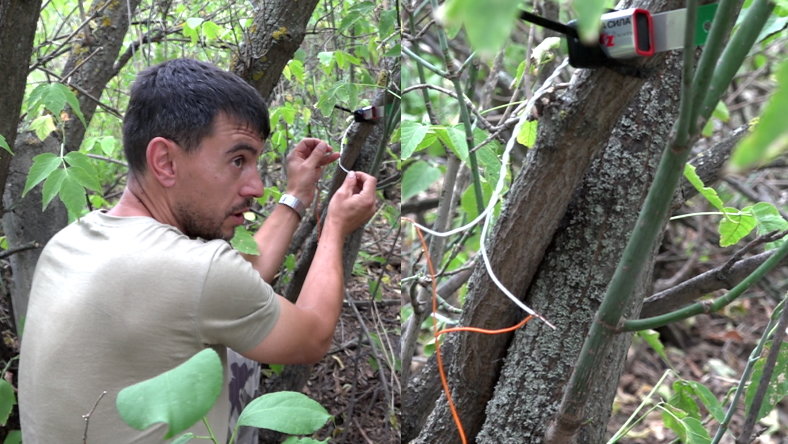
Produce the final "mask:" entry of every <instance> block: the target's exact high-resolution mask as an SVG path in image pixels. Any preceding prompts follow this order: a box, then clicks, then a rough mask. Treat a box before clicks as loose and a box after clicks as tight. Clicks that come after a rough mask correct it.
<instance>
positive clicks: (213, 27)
mask: <svg viewBox="0 0 788 444" xmlns="http://www.w3.org/2000/svg"><path fill="white" fill-rule="evenodd" d="M200 30H201V31H202V34H203V35H204V36H205V39H206V40H216V38H217V37H219V33H220V32H221V31H222V28H221V27H219V25H217V24H216V23H214V22H212V21H210V20H207V21H205V22H203V24H202V26H200Z"/></svg>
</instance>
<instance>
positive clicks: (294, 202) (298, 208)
mask: <svg viewBox="0 0 788 444" xmlns="http://www.w3.org/2000/svg"><path fill="white" fill-rule="evenodd" d="M279 203H280V204H282V205H285V206H288V207H290V208H292V209H293V211H295V212H296V214H298V218H299V219H303V217H304V212H305V211H306V207H304V203H303V202H301V201H300V200H298V198H297V197H295V196H293V195H292V194H283V195H282V197H280V198H279Z"/></svg>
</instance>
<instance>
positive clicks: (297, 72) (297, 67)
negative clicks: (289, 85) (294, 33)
mask: <svg viewBox="0 0 788 444" xmlns="http://www.w3.org/2000/svg"><path fill="white" fill-rule="evenodd" d="M287 68H288V69H289V70H290V73H291V74H292V75H293V77H295V79H296V81H297V82H298V83H304V62H302V61H300V60H296V59H293V60H290V61H289V62H288V63H287Z"/></svg>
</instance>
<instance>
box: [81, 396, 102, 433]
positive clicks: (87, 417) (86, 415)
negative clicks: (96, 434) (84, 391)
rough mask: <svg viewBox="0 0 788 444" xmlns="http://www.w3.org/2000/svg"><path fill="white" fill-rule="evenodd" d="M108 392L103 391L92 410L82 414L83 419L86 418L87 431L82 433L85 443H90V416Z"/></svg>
mask: <svg viewBox="0 0 788 444" xmlns="http://www.w3.org/2000/svg"><path fill="white" fill-rule="evenodd" d="M106 394H107V391H106V390H104V391H103V392H101V395H99V397H98V399H97V400H96V403H95V404H93V408H92V409H90V411H89V412H88V413H86V414H84V415H82V419H84V420H85V431H84V432H83V433H82V442H83V444H87V443H88V425H89V422H90V416H91V415H92V414H93V412H95V411H96V407H98V405H99V402H101V399H102V398H104V395H106Z"/></svg>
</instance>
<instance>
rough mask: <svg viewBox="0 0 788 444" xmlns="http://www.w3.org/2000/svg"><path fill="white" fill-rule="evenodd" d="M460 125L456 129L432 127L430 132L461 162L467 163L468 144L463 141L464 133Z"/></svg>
mask: <svg viewBox="0 0 788 444" xmlns="http://www.w3.org/2000/svg"><path fill="white" fill-rule="evenodd" d="M461 128H462V127H461V126H460V125H458V126H456V127H446V126H438V125H436V126H433V127H432V131H433V132H434V133H435V135H437V136H438V138H439V139H440V140H441V142H443V144H444V145H446V147H447V148H449V150H451V152H452V153H454V155H455V156H457V158H458V159H460V160H461V161H463V162H465V163H468V142H467V141H466V140H465V131H464V130H463V129H461Z"/></svg>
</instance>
